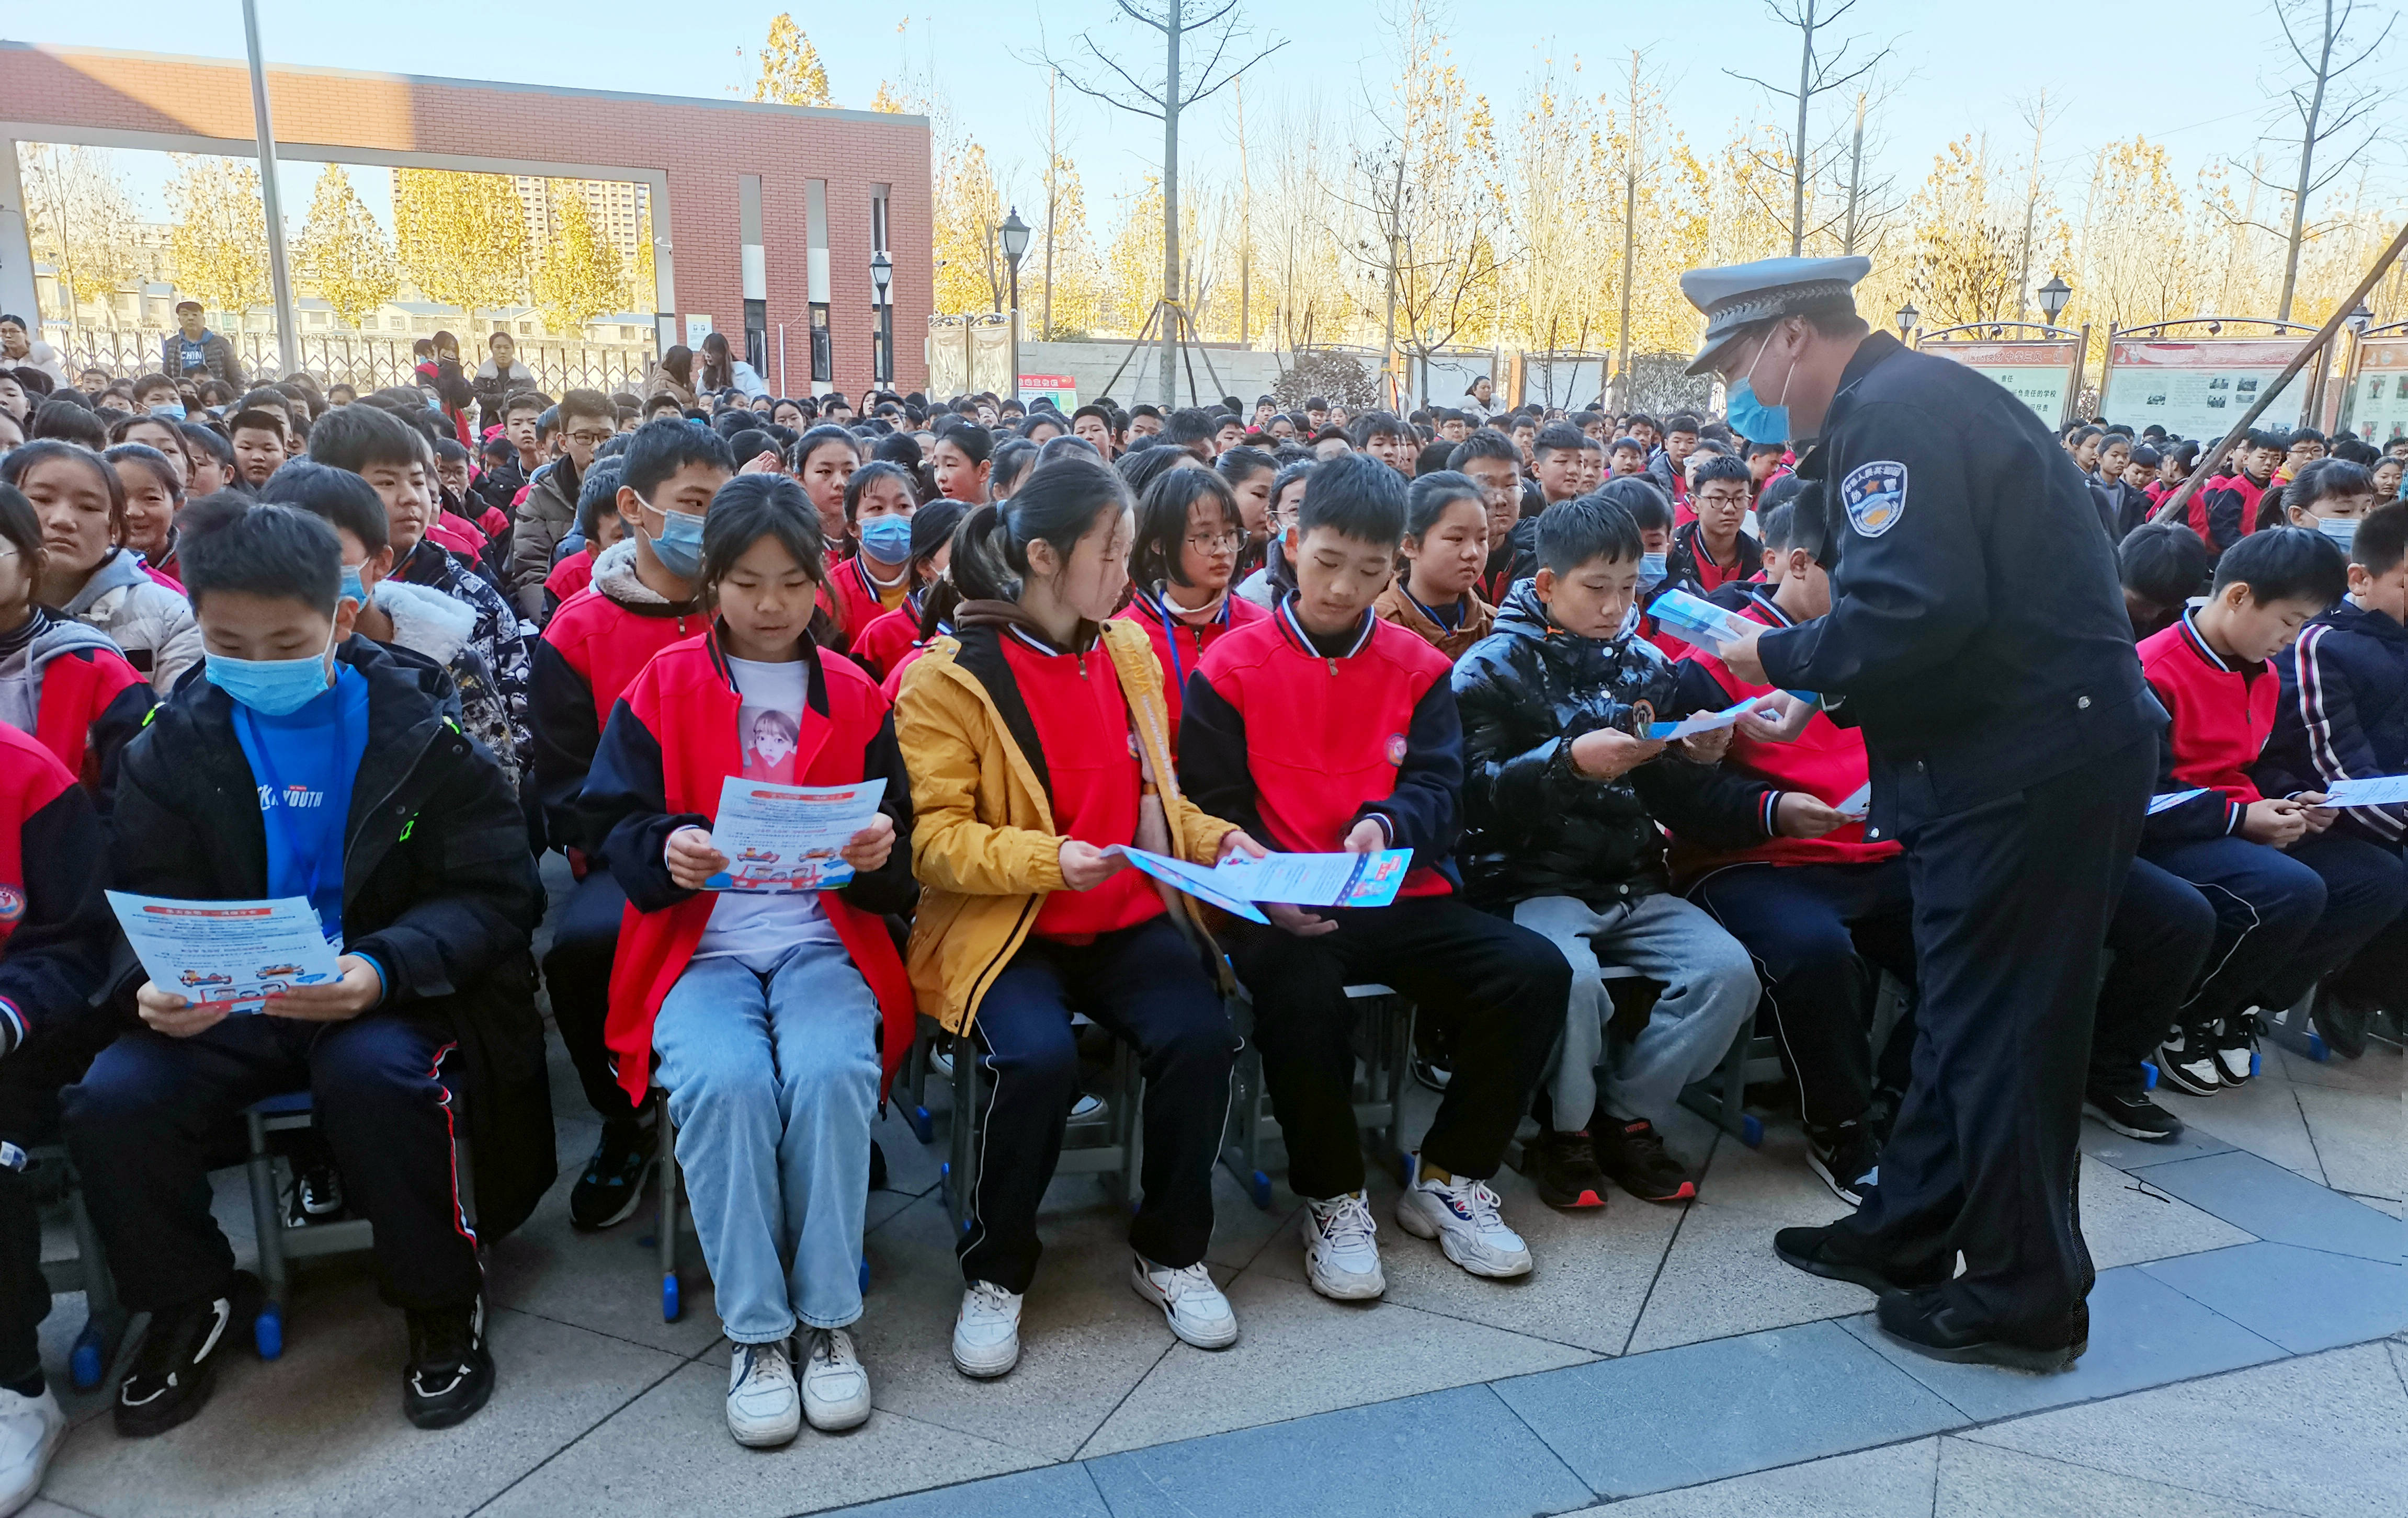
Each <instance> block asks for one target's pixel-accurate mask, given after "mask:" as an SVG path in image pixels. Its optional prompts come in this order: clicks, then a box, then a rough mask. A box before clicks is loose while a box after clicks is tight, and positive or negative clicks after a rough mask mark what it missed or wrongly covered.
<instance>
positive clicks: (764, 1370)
mask: <svg viewBox="0 0 2408 1518" xmlns="http://www.w3.org/2000/svg"><path fill="white" fill-rule="evenodd" d="M802 1429H803V1401H802V1396H801V1394H800V1393H799V1392H798V1391H797V1390H796V1386H795V1362H794V1359H793V1357H792V1355H791V1354H790V1353H789V1352H788V1350H787V1348H786V1341H785V1340H784V1339H780V1340H778V1341H777V1342H776V1343H774V1344H738V1345H737V1346H736V1360H735V1363H734V1364H733V1365H730V1366H729V1367H728V1368H727V1431H728V1432H729V1433H730V1434H733V1435H735V1436H736V1442H737V1443H738V1444H741V1445H744V1446H746V1447H747V1448H750V1449H755V1450H766V1449H771V1448H774V1447H776V1446H777V1445H780V1444H785V1443H790V1442H792V1441H793V1439H794V1437H795V1436H796V1434H798V1433H801V1432H802Z"/></svg>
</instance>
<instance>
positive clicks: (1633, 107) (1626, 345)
mask: <svg viewBox="0 0 2408 1518" xmlns="http://www.w3.org/2000/svg"><path fill="white" fill-rule="evenodd" d="M1639 154H1640V141H1639V54H1637V53H1636V52H1634V53H1632V54H1631V55H1630V156H1629V157H1628V158H1627V159H1626V160H1624V162H1623V165H1622V321H1621V323H1620V325H1619V326H1618V327H1617V329H1616V332H1617V336H1616V337H1615V338H1614V355H1613V375H1614V382H1615V383H1616V384H1618V385H1620V386H1621V387H1622V388H1621V396H1622V408H1623V409H1624V410H1628V409H1629V408H1630V281H1631V279H1632V277H1633V272H1634V270H1635V269H1636V267H1637V265H1638V258H1639ZM1548 337H1549V346H1550V347H1552V346H1553V338H1554V332H1553V329H1552V328H1551V329H1550V330H1549V333H1548ZM1554 388H1555V387H1554V386H1552V385H1550V386H1549V387H1548V389H1549V390H1551V391H1552V390H1553V389H1554ZM1598 388H1599V389H1600V390H1601V389H1603V388H1604V387H1603V386H1599V387H1598ZM1549 398H1550V399H1552V398H1553V397H1552V396H1550V397H1549Z"/></svg>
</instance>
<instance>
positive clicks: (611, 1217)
mask: <svg viewBox="0 0 2408 1518" xmlns="http://www.w3.org/2000/svg"><path fill="white" fill-rule="evenodd" d="M649 1115H650V1114H647V1116H649ZM660 1134H661V1126H660V1124H659V1123H658V1122H657V1121H652V1122H643V1123H636V1122H610V1123H605V1124H602V1142H601V1143H599V1144H598V1145H596V1146H595V1150H594V1157H593V1158H592V1159H590V1160H588V1161H586V1162H585V1173H584V1174H583V1175H581V1176H579V1177H578V1178H577V1184H576V1186H575V1187H573V1188H572V1189H571V1190H570V1191H569V1193H568V1222H569V1224H570V1225H571V1226H572V1227H576V1228H579V1229H582V1230H585V1231H587V1232H591V1231H593V1230H594V1229H596V1228H609V1227H612V1226H614V1225H616V1224H622V1223H624V1222H626V1221H627V1217H628V1215H629V1214H630V1213H632V1212H634V1211H635V1210H636V1207H637V1204H638V1203H640V1202H641V1201H642V1200H643V1199H644V1177H645V1176H647V1175H649V1174H650V1173H651V1172H652V1151H653V1149H654V1148H655V1147H656V1146H657V1145H658V1144H659V1142H660Z"/></svg>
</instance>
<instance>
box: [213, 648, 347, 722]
mask: <svg viewBox="0 0 2408 1518" xmlns="http://www.w3.org/2000/svg"><path fill="white" fill-rule="evenodd" d="M334 646H335V635H334V631H333V629H331V628H329V629H328V630H327V633H326V648H327V649H328V650H331V649H332V648H333V647H334ZM203 668H204V671H205V672H206V673H207V675H208V681H209V683H210V684H212V685H214V686H216V687H217V688H218V689H219V690H221V691H223V692H225V694H226V695H230V696H232V697H234V698H235V699H236V701H238V702H240V703H241V704H242V705H244V706H246V707H249V708H250V709H251V710H253V711H255V712H258V713H259V714H260V715H261V716H263V717H289V716H291V715H292V714H293V713H294V712H296V711H298V710H300V709H302V708H303V707H306V706H308V704H309V703H310V702H312V701H314V700H316V699H317V698H318V697H319V696H321V695H325V694H326V687H327V686H328V685H329V684H331V683H332V681H331V680H328V679H327V673H326V653H325V652H324V651H321V652H317V653H314V654H305V655H303V656H302V657H300V658H298V659H236V658H231V657H229V656H228V655H226V654H222V653H212V654H209V655H208V657H207V659H206V660H205V662H204V665H203Z"/></svg>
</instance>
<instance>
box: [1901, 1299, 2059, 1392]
mask: <svg viewBox="0 0 2408 1518" xmlns="http://www.w3.org/2000/svg"><path fill="white" fill-rule="evenodd" d="M1873 1321H1874V1322H1876V1323H1878V1324H1879V1325H1881V1331H1882V1332H1883V1333H1885V1334H1887V1335H1888V1336H1889V1337H1890V1338H1891V1339H1896V1340H1897V1341H1898V1342H1899V1343H1900V1344H1903V1345H1905V1346H1906V1347H1907V1348H1908V1349H1910V1350H1913V1351H1914V1353H1917V1354H1921V1355H1927V1356H1928V1357H1930V1358H1931V1359H1934V1360H1948V1361H1952V1362H1954V1363H1957V1364H1959V1365H1996V1366H2005V1367H2006V1368H2009V1369H2011V1370H2031V1371H2037V1372H2040V1373H2042V1374H2051V1373H2054V1372H2057V1371H2060V1370H2071V1369H2072V1368H2073V1362H2074V1361H2075V1360H2077V1359H2080V1358H2081V1357H2082V1354H2083V1352H2084V1351H2085V1350H2087V1349H2089V1347H2090V1314H2089V1310H2088V1309H2087V1307H2081V1308H2077V1309H2076V1310H2074V1312H2073V1313H2072V1314H2071V1315H2070V1316H2069V1317H2068V1318H2067V1319H2066V1320H2065V1321H2064V1322H2063V1323H2062V1324H2061V1325H2059V1326H2058V1327H2057V1329H2056V1330H2054V1331H2043V1332H2041V1333H2037V1334H2031V1333H2023V1332H2014V1333H2011V1332H2009V1331H2007V1330H2005V1329H2002V1328H2000V1327H1999V1326H1998V1325H1993V1324H1989V1323H1985V1322H1982V1321H1980V1320H1978V1319H1976V1318H1973V1317H1971V1315H1970V1314H1968V1313H1967V1312H1966V1311H1965V1310H1964V1309H1962V1308H1960V1307H1958V1306H1957V1305H1956V1304H1955V1303H1954V1302H1951V1301H1949V1300H1948V1297H1947V1294H1946V1292H1945V1291H1944V1290H1942V1289H1941V1288H1937V1287H1934V1288H1930V1289H1928V1290H1923V1291H1895V1292H1884V1293H1883V1294H1882V1299H1881V1303H1880V1305H1879V1306H1878V1307H1877V1308H1876V1309H1875V1310H1874V1312H1873Z"/></svg>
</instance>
